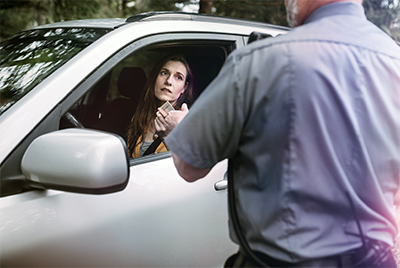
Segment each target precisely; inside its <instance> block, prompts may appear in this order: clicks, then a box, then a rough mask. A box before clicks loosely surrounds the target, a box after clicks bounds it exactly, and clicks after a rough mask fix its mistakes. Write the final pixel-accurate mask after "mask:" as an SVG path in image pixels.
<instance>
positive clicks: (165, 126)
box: [154, 103, 189, 139]
mask: <svg viewBox="0 0 400 268" xmlns="http://www.w3.org/2000/svg"><path fill="white" fill-rule="evenodd" d="M188 113H189V109H188V107H187V105H186V103H184V104H182V107H181V109H180V110H174V111H170V112H169V113H167V112H166V111H164V110H163V109H161V108H158V111H157V113H156V119H155V120H154V123H155V126H156V134H157V135H158V136H159V137H160V138H161V139H165V138H166V137H167V136H168V134H169V133H170V132H171V131H172V130H173V129H174V127H175V126H176V125H178V124H179V123H180V122H181V121H182V120H183V118H185V116H186V115H187V114H188Z"/></svg>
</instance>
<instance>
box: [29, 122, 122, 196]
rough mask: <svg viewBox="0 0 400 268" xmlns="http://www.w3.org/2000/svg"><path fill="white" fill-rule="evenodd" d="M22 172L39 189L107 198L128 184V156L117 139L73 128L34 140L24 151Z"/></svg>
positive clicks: (105, 134)
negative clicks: (104, 195)
mask: <svg viewBox="0 0 400 268" xmlns="http://www.w3.org/2000/svg"><path fill="white" fill-rule="evenodd" d="M21 169H22V172H23V174H24V175H25V177H26V178H27V180H28V181H30V182H33V185H35V184H36V185H38V184H39V185H38V186H39V187H44V188H46V189H54V190H61V191H67V192H75V193H86V194H107V193H113V192H117V191H121V190H123V189H125V187H126V185H127V184H128V181H129V156H128V152H127V148H126V144H125V141H124V140H123V139H122V138H121V137H119V136H117V135H114V134H109V133H106V132H100V131H95V130H87V129H76V128H72V129H65V130H60V131H55V132H51V133H48V134H45V135H42V136H40V137H38V138H36V139H35V140H34V141H33V142H32V143H31V144H30V145H29V147H28V149H27V150H26V151H25V154H24V156H23V158H22V161H21Z"/></svg>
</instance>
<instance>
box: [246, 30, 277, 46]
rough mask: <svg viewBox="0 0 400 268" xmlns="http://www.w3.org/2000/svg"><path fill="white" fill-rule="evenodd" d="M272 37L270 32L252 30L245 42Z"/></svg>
mask: <svg viewBox="0 0 400 268" xmlns="http://www.w3.org/2000/svg"><path fill="white" fill-rule="evenodd" d="M269 37H272V35H270V34H266V33H260V32H252V33H251V34H250V36H249V39H248V40H247V44H250V43H253V42H254V41H257V40H262V39H264V38H269Z"/></svg>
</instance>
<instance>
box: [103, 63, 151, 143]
mask: <svg viewBox="0 0 400 268" xmlns="http://www.w3.org/2000/svg"><path fill="white" fill-rule="evenodd" d="M146 81H147V77H146V74H145V72H144V71H143V69H142V68H140V67H124V68H123V69H122V70H121V72H120V74H119V77H118V84H117V85H118V92H119V93H120V94H121V97H119V98H116V99H115V100H113V101H112V102H111V103H110V104H109V105H107V106H106V107H105V109H104V111H103V115H102V118H101V120H99V124H98V125H97V126H96V127H95V128H96V129H100V130H105V131H108V132H113V133H115V134H118V135H120V136H121V137H123V138H124V139H125V138H126V137H125V136H126V132H127V128H128V125H129V122H130V120H131V118H132V116H133V114H134V112H135V110H136V107H137V105H138V103H139V100H140V95H141V94H142V91H143V88H144V85H145V83H146Z"/></svg>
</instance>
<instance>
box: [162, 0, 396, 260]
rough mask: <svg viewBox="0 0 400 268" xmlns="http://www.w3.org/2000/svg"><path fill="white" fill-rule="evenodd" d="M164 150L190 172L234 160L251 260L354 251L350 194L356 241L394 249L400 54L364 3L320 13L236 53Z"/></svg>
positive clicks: (238, 204) (336, 6)
mask: <svg viewBox="0 0 400 268" xmlns="http://www.w3.org/2000/svg"><path fill="white" fill-rule="evenodd" d="M166 144H167V146H168V147H169V148H170V150H172V151H173V152H174V153H176V154H177V155H178V156H179V157H180V158H182V159H184V160H185V161H186V162H187V163H189V164H191V165H193V166H195V167H198V168H210V167H212V166H213V165H215V164H216V163H217V162H219V161H221V160H223V159H225V158H230V159H232V162H233V165H234V179H235V193H236V199H237V200H236V207H237V211H238V214H239V220H240V222H241V225H242V228H243V229H244V232H245V236H246V238H247V240H248V242H249V244H250V246H251V248H252V249H253V250H256V251H260V252H263V253H265V254H268V255H269V256H272V257H274V258H277V259H280V260H283V261H288V262H297V261H301V260H307V259H310V258H319V257H326V256H331V255H336V254H340V253H343V252H346V251H348V250H351V249H355V248H358V247H360V246H361V238H360V231H359V229H358V228H357V223H356V220H355V215H354V213H353V211H352V209H351V206H350V201H349V198H348V197H347V196H350V198H351V199H352V201H353V202H354V206H355V210H356V212H357V215H358V218H359V219H360V222H361V226H362V230H363V233H364V234H365V235H366V236H367V237H369V238H373V239H378V240H381V241H384V242H386V243H388V244H389V245H393V241H394V238H395V236H396V233H397V227H396V219H395V209H394V205H393V202H394V196H395V194H396V192H397V191H398V189H399V184H400V47H399V46H398V45H397V44H396V43H395V42H394V41H393V40H392V39H391V38H390V37H389V36H387V35H386V34H385V33H383V32H382V31H381V30H379V29H378V28H377V27H376V26H374V25H373V24H372V23H370V22H368V21H367V20H366V18H365V15H364V10H363V8H362V6H361V5H359V4H355V3H350V2H339V3H334V4H329V5H325V6H323V7H321V8H319V9H318V10H316V11H315V12H314V13H312V14H311V16H310V17H309V18H308V19H307V21H306V23H305V24H304V25H302V26H300V27H297V28H295V29H293V30H292V31H290V32H289V33H288V34H285V35H281V36H278V37H275V38H268V39H265V40H262V41H257V42H254V43H252V44H250V45H248V46H247V47H245V48H243V49H239V50H237V51H235V52H233V53H232V54H231V55H230V56H229V57H228V59H227V60H226V62H225V64H224V66H223V68H222V69H221V71H220V73H219V75H218V77H217V78H216V79H215V80H214V81H213V82H212V83H211V84H210V85H209V86H208V87H207V89H206V90H205V91H204V92H203V93H202V94H201V96H200V97H199V99H198V100H197V101H196V102H195V104H194V105H193V107H192V109H191V111H190V113H189V115H188V116H187V117H186V118H185V119H184V120H183V121H182V122H181V124H179V125H178V126H177V127H176V128H175V129H174V130H173V132H172V133H171V134H170V135H169V137H168V138H167V139H166ZM230 236H231V238H232V239H233V240H234V241H236V242H237V239H236V236H235V234H234V231H233V228H232V227H231V226H230Z"/></svg>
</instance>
